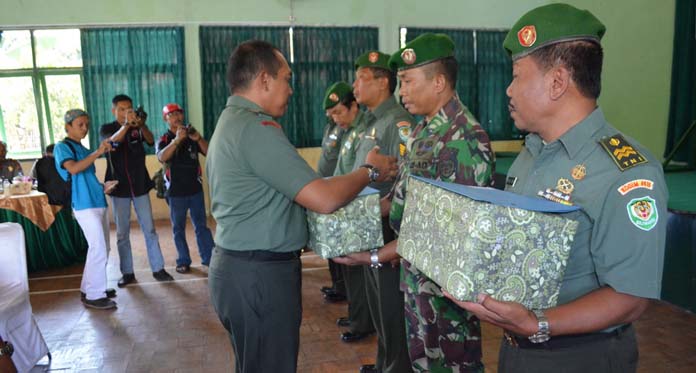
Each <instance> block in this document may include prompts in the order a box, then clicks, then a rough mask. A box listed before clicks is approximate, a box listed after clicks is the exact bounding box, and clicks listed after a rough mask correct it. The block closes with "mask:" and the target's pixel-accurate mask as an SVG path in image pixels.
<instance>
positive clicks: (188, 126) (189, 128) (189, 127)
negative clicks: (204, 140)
mask: <svg viewBox="0 0 696 373" xmlns="http://www.w3.org/2000/svg"><path fill="white" fill-rule="evenodd" d="M184 128H186V133H188V134H189V135H193V134H194V133H196V129H195V128H193V126H192V125H191V123H186V125H185V126H184Z"/></svg>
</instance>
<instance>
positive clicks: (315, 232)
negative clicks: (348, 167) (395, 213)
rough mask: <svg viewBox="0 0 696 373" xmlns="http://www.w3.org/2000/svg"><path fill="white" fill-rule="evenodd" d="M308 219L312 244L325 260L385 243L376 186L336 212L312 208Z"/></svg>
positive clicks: (364, 191)
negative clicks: (324, 211)
mask: <svg viewBox="0 0 696 373" xmlns="http://www.w3.org/2000/svg"><path fill="white" fill-rule="evenodd" d="M307 222H308V223H309V224H308V225H309V244H308V246H309V247H310V248H311V249H312V250H314V251H315V252H316V253H317V254H319V255H320V256H321V257H322V258H325V259H326V258H334V257H337V256H341V255H346V254H350V253H355V252H358V251H366V250H370V249H374V248H376V247H381V246H384V239H383V237H382V222H381V217H380V209H379V191H378V190H376V189H372V188H369V187H367V188H365V189H364V190H363V191H362V192H360V194H359V195H358V196H357V197H355V199H354V200H353V201H351V202H350V203H349V204H347V205H346V206H343V207H341V208H340V209H338V210H336V211H335V212H334V213H333V214H318V213H316V212H313V211H309V210H308V211H307Z"/></svg>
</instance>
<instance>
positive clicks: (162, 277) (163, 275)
mask: <svg viewBox="0 0 696 373" xmlns="http://www.w3.org/2000/svg"><path fill="white" fill-rule="evenodd" d="M152 277H154V278H155V280H157V281H174V277H172V275H170V274H169V273H167V271H165V270H164V268H162V269H160V270H159V271H157V272H152Z"/></svg>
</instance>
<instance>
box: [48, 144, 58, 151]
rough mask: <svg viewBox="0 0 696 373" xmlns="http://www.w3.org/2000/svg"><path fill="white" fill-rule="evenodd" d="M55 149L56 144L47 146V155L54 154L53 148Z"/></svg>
mask: <svg viewBox="0 0 696 373" xmlns="http://www.w3.org/2000/svg"><path fill="white" fill-rule="evenodd" d="M55 147H56V144H48V146H46V153H53V148H55Z"/></svg>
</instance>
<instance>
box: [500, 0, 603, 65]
mask: <svg viewBox="0 0 696 373" xmlns="http://www.w3.org/2000/svg"><path fill="white" fill-rule="evenodd" d="M606 30H607V29H606V27H605V26H604V24H602V22H601V21H600V20H599V19H597V17H595V16H594V15H593V14H592V13H590V12H589V11H587V10H580V9H578V8H576V7H573V6H571V5H568V4H549V5H544V6H540V7H538V8H535V9H532V10H530V11H529V12H527V13H526V14H525V15H523V16H522V17H521V18H520V19H519V20H518V21H517V22H516V23H515V25H514V26H512V28H511V29H510V31H509V32H508V34H507V36H505V41H503V47H504V48H505V50H506V51H507V52H508V53H509V54H510V56H511V57H512V59H513V60H516V59H519V58H522V57H524V56H526V55H528V54H530V53H532V52H534V51H535V50H537V49H539V48H541V47H545V46H547V45H551V44H556V43H562V42H566V41H575V40H587V41H591V42H595V43H597V44H600V40H601V39H602V36H604V33H605V32H606Z"/></svg>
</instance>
